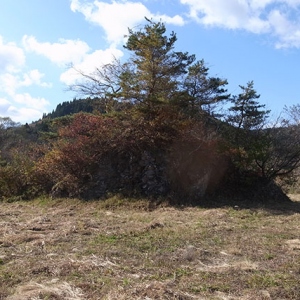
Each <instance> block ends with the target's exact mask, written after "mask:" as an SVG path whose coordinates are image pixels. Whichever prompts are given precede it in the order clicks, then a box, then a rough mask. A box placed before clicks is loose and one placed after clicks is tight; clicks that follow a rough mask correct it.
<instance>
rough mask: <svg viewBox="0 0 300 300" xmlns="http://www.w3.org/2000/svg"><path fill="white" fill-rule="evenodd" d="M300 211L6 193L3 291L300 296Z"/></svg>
mask: <svg viewBox="0 0 300 300" xmlns="http://www.w3.org/2000/svg"><path fill="white" fill-rule="evenodd" d="M299 239H300V215H299V213H298V212H295V211H289V210H287V209H284V208H283V210H282V211H281V210H280V209H278V207H277V208H276V210H274V211H272V210H271V209H270V208H268V209H263V208H255V209H239V208H238V207H235V208H232V207H222V208H213V209H204V208H197V207H193V208H174V207H169V206H163V205H161V206H160V207H158V208H156V209H151V210H150V209H149V206H148V202H147V201H142V200H141V201H134V202H133V201H131V200H126V199H125V200H124V199H118V198H116V197H115V198H112V199H109V200H107V201H105V202H103V201H102V202H101V201H98V202H82V201H79V200H71V199H58V200H50V199H38V200H35V201H32V202H16V203H0V299H9V300H16V299H18V300H19V299H32V300H33V299H61V300H62V299H68V300H71V299H72V300H78V299H90V300H93V299H233V300H234V299H253V300H254V299H300V286H299V282H300V242H299Z"/></svg>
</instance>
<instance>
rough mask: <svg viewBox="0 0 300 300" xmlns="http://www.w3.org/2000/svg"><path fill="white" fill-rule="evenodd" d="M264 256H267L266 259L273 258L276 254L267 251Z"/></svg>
mask: <svg viewBox="0 0 300 300" xmlns="http://www.w3.org/2000/svg"><path fill="white" fill-rule="evenodd" d="M264 257H265V259H266V260H272V259H274V258H275V255H274V254H272V253H266V254H265V255H264Z"/></svg>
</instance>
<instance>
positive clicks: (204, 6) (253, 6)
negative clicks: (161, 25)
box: [180, 0, 300, 48]
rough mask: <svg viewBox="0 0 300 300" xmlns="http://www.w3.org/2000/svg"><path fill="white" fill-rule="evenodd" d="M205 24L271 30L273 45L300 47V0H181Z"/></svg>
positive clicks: (264, 32) (262, 30)
mask: <svg viewBox="0 0 300 300" xmlns="http://www.w3.org/2000/svg"><path fill="white" fill-rule="evenodd" d="M180 2H181V3H182V4H184V5H188V6H189V9H190V18H192V19H193V20H195V21H196V22H198V23H200V24H203V25H206V26H216V27H222V28H226V29H243V30H247V31H249V32H252V33H255V34H266V33H268V34H271V35H273V36H274V37H275V39H276V40H277V41H276V47H278V48H283V47H297V48H300V18H299V16H300V0H226V1H224V0H210V1H206V0H180Z"/></svg>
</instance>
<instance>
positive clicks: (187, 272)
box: [175, 268, 192, 278]
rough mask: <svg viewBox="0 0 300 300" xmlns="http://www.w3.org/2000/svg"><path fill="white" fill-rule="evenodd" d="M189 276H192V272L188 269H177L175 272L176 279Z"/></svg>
mask: <svg viewBox="0 0 300 300" xmlns="http://www.w3.org/2000/svg"><path fill="white" fill-rule="evenodd" d="M190 274H192V271H191V270H190V269H189V268H178V269H176V271H175V275H176V278H177V277H183V276H188V275H190Z"/></svg>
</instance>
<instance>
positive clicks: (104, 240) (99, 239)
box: [92, 234, 119, 244]
mask: <svg viewBox="0 0 300 300" xmlns="http://www.w3.org/2000/svg"><path fill="white" fill-rule="evenodd" d="M118 240H119V237H118V236H116V235H104V234H99V235H98V236H96V237H95V238H94V239H93V242H92V243H95V244H116V243H117V241H118Z"/></svg>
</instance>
